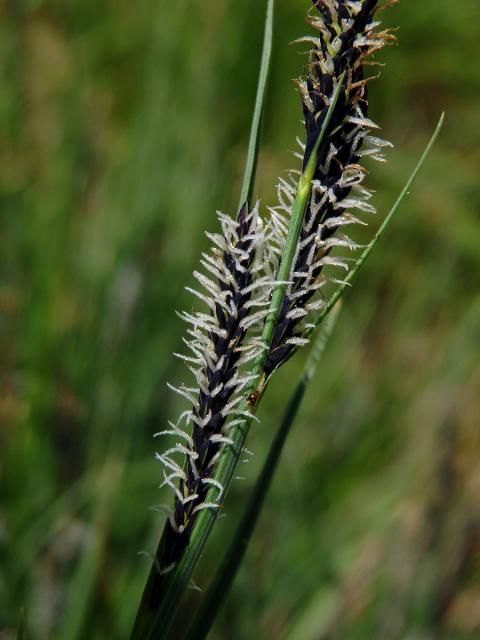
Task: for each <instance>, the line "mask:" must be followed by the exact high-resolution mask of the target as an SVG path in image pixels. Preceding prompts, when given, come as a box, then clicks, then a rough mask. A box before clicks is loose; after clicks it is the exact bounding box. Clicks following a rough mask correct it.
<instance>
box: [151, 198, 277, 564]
mask: <svg viewBox="0 0 480 640" xmlns="http://www.w3.org/2000/svg"><path fill="white" fill-rule="evenodd" d="M218 218H219V221H220V223H221V226H222V233H221V234H219V233H213V234H212V233H207V236H208V238H209V239H210V240H211V241H212V242H213V245H214V247H213V249H212V250H211V252H210V253H204V254H203V256H202V260H201V263H202V266H203V268H204V272H205V273H201V272H197V271H196V272H195V273H194V276H195V278H196V280H197V281H198V283H199V284H200V287H201V288H200V290H199V291H197V290H195V289H191V288H187V289H188V291H190V292H191V293H192V294H193V295H195V296H196V297H197V298H199V299H200V300H201V301H202V302H204V303H205V305H206V306H207V309H208V313H204V312H195V313H186V312H184V313H181V314H180V316H181V317H182V318H183V319H184V320H185V321H186V322H187V323H188V324H189V329H188V331H187V335H188V339H186V340H185V343H186V345H187V347H188V349H189V351H190V353H189V354H188V355H180V354H176V355H177V356H178V357H179V358H181V359H182V360H184V361H185V362H186V364H187V365H188V368H189V369H190V371H191V372H192V373H193V376H194V378H195V383H196V384H195V386H194V387H186V386H183V385H182V386H179V387H173V386H171V385H169V386H170V388H171V389H172V390H174V391H176V392H177V393H178V394H180V395H181V396H182V397H184V398H185V399H186V400H187V401H188V403H189V404H190V408H189V409H187V410H186V411H185V412H183V413H182V415H181V416H180V418H179V419H178V421H177V423H169V428H168V429H166V430H164V431H161V432H160V433H158V434H156V435H159V436H160V435H165V436H171V437H174V438H176V440H177V443H176V444H175V445H174V446H173V447H172V448H170V449H168V450H167V451H165V452H164V453H162V454H157V458H158V459H159V460H160V461H161V462H162V463H163V466H164V482H163V485H168V486H169V487H170V488H171V489H172V491H173V493H174V495H175V504H174V507H173V509H172V510H169V527H168V530H167V532H166V536H167V539H166V545H165V549H166V553H167V556H166V557H165V558H163V562H162V563H161V565H162V566H161V571H163V572H165V571H167V570H169V569H171V568H173V566H174V565H175V561H176V560H177V559H178V557H179V556H180V554H181V552H182V550H183V548H184V546H185V545H186V543H187V542H188V538H189V534H190V531H191V529H192V526H193V523H194V521H195V516H196V514H197V513H198V512H199V511H201V510H202V509H217V508H218V507H219V506H220V499H221V497H222V495H223V486H221V485H220V484H219V483H218V482H216V481H215V480H213V479H212V473H213V469H214V466H215V463H216V461H217V460H218V457H219V455H220V452H221V449H222V447H223V446H225V445H227V444H230V443H231V441H230V440H229V437H228V430H229V429H230V428H231V427H232V426H234V425H235V424H236V422H238V420H241V417H242V416H243V417H245V412H243V413H241V412H240V408H239V405H240V403H241V401H242V400H243V396H244V393H242V392H244V389H245V386H246V385H247V384H248V382H249V381H250V376H249V375H248V372H247V373H243V371H244V369H245V365H246V364H247V363H249V362H250V361H252V360H253V359H255V358H256V357H257V356H258V353H259V350H260V349H261V341H260V338H259V336H258V332H256V331H255V328H258V329H260V328H261V326H262V324H263V320H264V318H265V315H266V313H267V307H268V303H269V299H270V292H271V288H272V285H273V283H272V279H271V277H270V276H269V275H268V271H269V270H268V268H266V265H268V264H269V262H270V256H269V247H268V243H267V242H266V234H265V228H264V225H263V222H262V220H261V219H260V217H259V214H258V205H257V206H256V207H255V208H254V209H253V210H252V211H248V209H247V205H244V207H242V209H241V211H240V213H239V215H238V218H237V220H234V219H232V218H230V217H229V216H227V215H224V214H221V213H219V214H218ZM206 274H208V275H206ZM247 333H248V336H247ZM183 461H185V464H184V463H183ZM212 487H215V488H216V489H217V500H216V502H214V503H212V502H211V501H210V502H207V501H206V495H207V493H208V490H209V489H211V488H212Z"/></svg>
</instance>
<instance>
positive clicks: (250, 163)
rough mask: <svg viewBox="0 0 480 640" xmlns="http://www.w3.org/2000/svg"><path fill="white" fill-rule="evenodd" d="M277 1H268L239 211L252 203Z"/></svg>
mask: <svg viewBox="0 0 480 640" xmlns="http://www.w3.org/2000/svg"><path fill="white" fill-rule="evenodd" d="M274 4H275V0H268V5H267V15H266V18H265V34H264V37H263V51H262V60H261V63H260V72H259V75H258V85H257V97H256V99H255V109H254V112H253V118H252V126H251V129H250V140H249V143H248V151H247V160H246V162H245V172H244V174H243V184H242V192H241V195H240V203H239V207H238V208H239V209H241V208H242V206H243V205H244V203H245V202H248V203H250V199H251V197H252V191H253V184H254V182H255V173H256V167H257V157H258V147H259V140H260V125H261V123H262V113H263V105H264V102H265V91H266V87H267V80H268V72H269V70H270V60H271V57H272V41H273V11H274Z"/></svg>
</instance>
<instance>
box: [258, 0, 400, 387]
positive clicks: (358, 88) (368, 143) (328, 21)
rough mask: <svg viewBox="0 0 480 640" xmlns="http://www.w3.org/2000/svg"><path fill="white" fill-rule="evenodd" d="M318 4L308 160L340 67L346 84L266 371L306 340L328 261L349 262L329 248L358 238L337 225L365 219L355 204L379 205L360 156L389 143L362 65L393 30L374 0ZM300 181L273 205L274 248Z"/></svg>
mask: <svg viewBox="0 0 480 640" xmlns="http://www.w3.org/2000/svg"><path fill="white" fill-rule="evenodd" d="M313 4H314V6H315V7H316V9H317V11H316V12H315V14H312V15H309V17H308V18H307V21H308V22H309V23H310V24H311V25H312V26H313V27H314V28H315V29H317V30H318V31H319V35H318V36H317V37H310V36H308V37H305V38H301V39H300V40H299V42H303V43H308V44H309V46H310V47H311V49H310V53H309V61H308V67H307V74H306V76H305V77H304V78H300V79H299V80H298V82H297V84H298V88H299V92H300V95H301V98H302V105H303V114H304V119H305V128H306V142H305V144H302V143H300V145H301V152H302V153H301V154H299V156H300V157H301V159H302V162H303V167H305V166H306V164H307V162H308V160H309V158H310V155H311V152H312V149H313V147H314V145H315V142H316V140H317V138H318V135H319V132H320V129H321V127H322V124H323V122H324V120H325V117H326V114H327V112H328V107H329V104H330V100H331V97H332V95H333V93H334V91H335V88H336V86H337V84H338V82H339V78H340V75H341V74H342V73H343V72H345V79H344V88H343V89H342V90H341V91H340V96H339V99H338V101H337V104H336V107H335V110H334V113H333V117H332V119H331V122H330V125H329V127H328V131H327V133H326V135H325V137H324V139H323V142H322V144H321V145H320V148H319V151H318V159H317V166H316V171H315V175H314V180H313V182H312V191H311V198H310V202H309V205H308V206H307V210H306V212H305V217H304V221H303V227H302V230H301V234H300V239H299V243H298V246H297V251H296V256H295V259H294V262H293V267H292V272H291V275H290V284H289V286H288V288H287V291H286V295H285V299H284V303H283V307H282V309H281V311H280V314H279V319H278V323H277V326H276V330H275V334H274V338H273V343H272V347H271V350H270V353H269V356H268V358H267V362H266V365H265V371H266V373H267V375H268V374H270V373H271V372H272V371H273V370H274V369H275V368H277V367H278V366H280V365H281V364H283V363H284V362H285V361H286V360H287V359H288V358H289V356H290V355H291V354H292V352H293V350H294V349H295V348H296V347H297V346H301V345H302V344H305V342H307V341H306V340H305V338H304V337H303V335H302V334H303V333H304V331H305V329H306V328H308V326H309V323H311V322H312V314H315V312H316V311H317V310H318V309H320V308H321V306H322V304H323V302H322V299H321V297H320V296H318V295H317V296H315V294H317V292H319V290H320V289H321V288H322V286H323V285H324V284H325V282H326V278H325V277H324V276H323V275H322V270H323V267H325V266H326V265H332V266H334V267H339V268H341V269H345V270H346V269H348V264H347V262H346V261H345V260H342V259H340V258H337V257H332V256H331V255H330V253H331V251H332V249H333V248H335V247H343V248H348V249H351V250H354V249H355V248H357V245H355V243H354V242H353V241H352V240H351V239H350V238H349V237H348V236H347V235H344V234H339V233H337V232H338V230H339V229H340V228H342V229H343V228H344V227H346V226H347V225H351V224H358V223H360V224H362V221H361V220H360V219H359V218H358V215H357V212H361V213H367V214H370V213H374V212H375V208H374V207H373V205H372V204H371V203H370V202H369V199H370V197H371V193H370V192H369V191H368V190H367V189H366V188H365V187H364V186H363V182H364V177H365V174H366V170H365V169H364V168H363V166H362V165H361V164H360V163H361V161H362V158H363V157H370V158H372V159H374V160H378V161H384V160H385V158H384V155H383V152H382V151H383V149H384V148H385V147H389V146H392V145H391V143H389V142H386V141H384V140H382V139H380V138H378V137H377V136H376V135H374V134H373V133H372V132H373V131H374V130H376V129H378V127H377V125H376V124H375V123H374V122H372V121H371V120H370V119H369V118H368V100H367V83H368V81H369V80H371V78H366V77H365V73H364V70H365V67H366V65H368V64H373V63H372V62H371V61H370V60H369V57H370V56H371V55H372V54H373V53H375V52H376V51H377V50H379V49H381V48H382V47H383V46H384V45H385V44H386V43H388V42H390V41H391V40H392V39H393V36H392V35H391V34H390V33H389V32H388V31H385V30H384V31H380V30H379V29H378V27H379V26H380V23H379V22H377V21H375V20H374V14H375V12H376V10H377V9H378V2H377V0H363V1H361V0H358V1H353V0H316V1H315V2H314V3H313ZM296 182H297V178H296V175H295V173H294V172H291V174H290V176H289V179H288V180H284V179H281V180H280V183H279V185H278V188H277V193H278V201H279V204H278V206H276V207H274V208H271V209H270V214H271V225H272V229H273V236H272V242H273V244H274V245H276V252H277V255H281V253H282V251H283V247H284V246H285V238H286V232H287V229H288V222H289V218H290V216H291V212H292V204H293V200H294V198H295V194H296V188H297V187H296ZM363 224H364V223H363ZM335 281H336V282H339V281H338V280H335Z"/></svg>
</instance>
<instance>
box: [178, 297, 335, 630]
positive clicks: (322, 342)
mask: <svg viewBox="0 0 480 640" xmlns="http://www.w3.org/2000/svg"><path fill="white" fill-rule="evenodd" d="M339 305H340V302H338V303H337V305H336V307H335V308H334V309H333V310H332V312H331V314H330V315H329V316H328V318H327V320H326V322H325V323H324V324H323V325H322V327H321V330H320V331H319V334H318V337H317V339H316V340H315V342H314V344H313V347H312V350H311V352H310V355H309V357H308V359H307V362H306V364H305V368H304V370H303V374H302V376H301V378H300V380H299V382H298V384H297V386H296V388H295V391H294V392H293V394H292V396H291V397H290V400H289V403H288V406H287V409H286V411H285V414H284V416H283V419H282V422H281V424H280V427H279V428H278V430H277V433H276V434H275V438H274V440H273V442H272V444H271V446H270V449H269V452H268V456H267V458H266V460H265V463H264V465H263V468H262V471H261V473H260V475H259V477H258V479H257V481H256V483H255V487H254V489H253V491H252V493H251V494H250V497H249V502H248V505H247V507H246V509H245V511H244V513H243V515H242V518H241V520H240V523H239V525H238V527H237V529H236V531H235V535H234V538H233V540H232V542H231V544H230V547H229V548H228V550H227V552H226V554H225V556H224V559H223V561H222V564H221V565H220V568H219V569H218V572H217V574H216V575H215V578H214V581H213V583H212V585H211V586H210V588H209V590H208V592H207V594H206V596H205V598H204V600H203V602H202V605H201V608H200V610H199V611H198V613H197V616H196V617H195V620H194V622H193V624H192V625H191V627H190V630H189V633H188V636H187V639H188V640H203V639H204V638H206V637H207V634H208V632H209V631H210V628H211V626H212V624H213V622H214V620H215V617H216V616H217V614H218V612H219V610H220V607H221V606H222V603H223V602H224V600H225V598H226V596H227V594H228V592H229V589H230V587H231V585H232V583H233V581H234V579H235V576H236V574H237V571H238V569H239V567H240V564H241V563H242V560H243V557H244V555H245V552H246V550H247V547H248V544H249V542H250V538H251V536H252V533H253V531H254V529H255V525H256V523H257V520H258V517H259V515H260V513H261V510H262V508H263V505H264V502H265V498H266V496H267V493H268V491H269V489H270V486H271V483H272V479H273V475H274V473H275V471H276V469H277V466H278V462H279V460H280V455H281V453H282V450H283V447H284V445H285V441H286V439H287V436H288V434H289V432H290V429H291V428H292V425H293V423H294V421H295V418H296V416H297V414H298V411H299V408H300V405H301V403H302V400H303V397H304V395H305V392H306V390H307V387H308V385H309V383H310V382H311V380H312V378H313V376H314V375H315V372H316V370H317V367H318V364H319V362H320V359H321V357H322V355H323V352H324V351H325V347H326V345H327V342H328V339H329V338H330V336H331V334H332V331H333V329H334V326H335V323H336V320H337V317H338V312H339V310H340V306H339Z"/></svg>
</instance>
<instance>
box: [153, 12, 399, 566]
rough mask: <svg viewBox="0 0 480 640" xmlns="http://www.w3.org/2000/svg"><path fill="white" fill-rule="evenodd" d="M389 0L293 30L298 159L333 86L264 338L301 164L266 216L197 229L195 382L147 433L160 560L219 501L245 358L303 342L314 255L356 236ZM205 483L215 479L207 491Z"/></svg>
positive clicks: (284, 355)
mask: <svg viewBox="0 0 480 640" xmlns="http://www.w3.org/2000/svg"><path fill="white" fill-rule="evenodd" d="M392 3H393V0H390V1H389V2H387V3H383V4H382V5H380V3H379V2H378V0H363V1H362V0H355V1H354V0H316V1H314V3H313V4H314V8H313V10H312V13H311V14H310V15H309V16H308V19H307V21H308V22H309V24H310V25H311V26H312V27H313V28H314V29H315V30H316V32H317V33H316V35H309V36H306V37H304V38H301V39H300V40H299V42H301V43H306V44H308V46H309V55H308V63H307V68H306V73H305V75H304V77H302V78H300V79H299V80H298V82H297V85H298V88H299V92H300V96H301V99H302V106H303V116H304V121H305V129H306V139H305V142H304V143H301V154H299V155H300V157H301V160H302V170H303V169H304V168H305V167H306V165H307V163H308V162H309V160H310V157H311V154H312V152H313V149H314V148H315V145H316V142H317V139H318V136H319V133H320V130H321V128H322V125H323V124H324V122H325V119H326V118H327V113H328V111H329V107H330V104H331V101H332V98H333V95H334V93H335V92H336V91H337V89H340V91H339V93H338V98H337V102H336V103H335V108H334V110H333V114H332V116H331V119H330V121H329V123H328V128H327V131H326V135H324V137H323V138H322V141H321V143H320V146H319V147H318V150H316V161H315V171H314V176H313V180H312V184H311V192H310V196H309V200H308V204H307V207H306V211H305V214H304V218H303V223H302V227H301V231H300V236H299V239H298V244H297V246H296V252H295V257H294V260H293V263H292V268H291V272H290V277H289V280H288V283H287V286H286V291H285V295H284V298H283V303H282V306H281V308H280V309H279V313H278V317H277V321H276V325H275V328H274V332H273V339H272V342H271V344H270V345H265V344H263V342H262V340H261V335H262V327H263V324H264V322H265V318H266V315H267V313H268V308H269V304H270V300H271V298H272V292H273V290H274V287H275V286H276V284H277V280H278V278H277V276H276V274H277V272H278V268H279V264H280V261H281V258H282V255H283V252H284V249H285V244H286V241H287V234H288V228H289V223H290V219H291V216H292V207H293V203H294V200H295V198H296V195H297V189H298V174H299V172H298V171H296V172H295V171H292V172H290V173H289V174H288V179H281V180H280V182H279V185H278V187H277V193H278V200H279V202H278V204H277V205H276V206H274V207H271V208H269V210H268V214H267V215H266V216H265V218H264V219H263V218H262V217H261V215H260V213H259V207H258V204H257V205H256V206H255V207H253V208H251V207H250V206H249V204H248V203H245V204H244V206H243V207H242V208H241V210H240V212H239V214H238V216H237V218H236V219H234V218H231V217H230V216H227V215H224V214H219V216H218V217H219V221H220V224H221V233H216V234H207V236H208V237H209V239H210V240H211V241H212V243H213V248H212V250H211V252H210V253H205V254H203V256H202V261H201V263H202V267H203V272H195V273H194V276H195V278H196V280H197V281H198V283H199V285H200V289H199V290H195V289H189V290H190V291H191V292H192V293H193V294H194V295H195V296H196V297H197V298H198V299H200V301H201V302H202V303H203V305H204V310H203V311H197V312H195V313H182V314H180V315H181V317H182V318H183V319H184V320H185V321H186V322H187V324H188V325H189V328H188V330H187V338H186V339H185V342H186V345H187V348H188V353H187V354H186V355H183V354H182V355H179V357H180V358H182V359H183V360H184V361H185V362H186V364H187V365H188V368H189V369H190V371H191V372H192V374H193V378H194V381H195V385H194V386H185V385H181V386H178V387H172V389H174V390H175V391H176V392H177V393H179V394H180V395H181V396H183V397H184V398H185V399H186V400H187V402H188V405H189V406H188V409H186V410H185V411H184V412H183V413H182V415H181V416H180V417H179V419H178V420H177V422H175V423H173V422H171V423H170V424H169V428H168V429H165V430H163V431H161V432H159V434H157V435H162V436H170V437H172V438H174V439H175V441H176V442H175V444H174V446H173V447H171V448H169V449H167V450H166V451H164V452H163V453H161V454H157V457H158V459H159V460H160V461H161V462H162V463H163V466H164V483H163V484H166V485H168V486H169V487H171V489H172V491H173V493H174V496H175V498H174V506H173V508H172V509H170V508H169V509H168V523H167V529H166V533H165V536H166V537H165V544H164V549H165V551H164V557H163V558H162V560H161V566H160V567H159V569H160V571H163V572H167V571H169V570H170V569H171V568H173V567H174V566H175V563H176V560H177V559H178V558H179V556H180V554H181V552H182V550H183V548H184V547H185V545H186V544H187V543H188V539H189V535H190V532H191V530H192V527H193V524H194V522H195V519H196V516H197V514H198V513H199V512H200V511H201V510H203V509H218V508H219V506H220V505H221V500H222V498H223V496H224V487H223V486H222V485H221V484H220V483H219V482H218V481H216V480H215V479H214V477H213V476H214V469H215V465H216V463H217V461H218V459H219V456H220V455H221V452H222V449H223V447H226V446H230V445H231V444H232V442H231V439H230V438H229V431H230V430H231V429H232V428H233V427H234V426H235V425H237V424H238V423H239V422H242V421H243V420H245V419H247V418H251V417H252V415H251V413H250V412H249V411H248V410H247V409H246V408H245V394H246V393H247V391H246V390H247V389H248V384H249V381H250V380H251V377H252V376H251V368H252V362H253V361H255V360H256V359H257V358H258V357H259V355H260V354H261V353H262V350H264V351H265V349H268V353H267V356H266V359H265V358H264V360H263V361H264V365H263V373H264V376H265V378H268V377H269V376H270V375H271V373H272V372H273V371H274V370H275V369H277V368H278V367H279V366H281V365H282V364H284V363H285V362H286V361H287V360H288V358H289V357H290V356H291V355H292V353H293V352H294V351H295V350H296V349H297V348H299V347H301V346H302V345H304V344H305V343H306V342H308V338H307V333H308V330H309V328H311V327H312V326H313V325H314V323H315V317H316V313H318V311H319V310H320V309H321V308H322V306H323V305H324V304H325V302H324V300H323V298H322V297H321V293H319V292H320V290H321V289H322V287H323V286H324V284H325V282H327V277H326V276H325V275H324V273H323V272H324V267H326V266H328V265H330V266H332V265H333V266H338V267H340V268H343V269H348V263H347V262H346V261H345V260H343V259H342V258H340V257H338V256H334V255H332V251H333V250H334V249H337V248H348V249H355V248H356V245H355V243H354V242H353V241H352V240H351V239H350V238H349V237H348V236H347V235H345V234H344V233H343V232H342V233H341V232H340V230H341V229H344V228H345V227H346V226H347V225H352V224H358V223H363V222H362V221H361V220H360V218H359V217H358V212H361V213H367V214H368V213H373V212H374V211H375V209H374V207H373V205H372V204H371V203H370V202H369V200H370V197H371V193H370V191H368V190H367V189H366V188H365V186H364V179H365V175H366V170H365V169H364V167H363V165H362V164H361V163H362V160H363V158H365V157H370V158H372V159H376V160H380V161H383V160H384V156H383V153H382V151H383V149H384V148H385V147H388V146H391V145H390V143H388V142H386V141H384V140H382V139H380V138H379V137H378V136H377V135H375V133H374V132H375V130H376V129H378V127H377V125H376V124H375V123H374V122H372V120H371V119H369V116H368V95H367V94H368V83H369V81H370V80H371V78H370V77H368V75H367V74H366V69H367V67H368V66H369V65H371V64H373V62H372V60H371V57H372V54H374V53H375V52H376V51H378V50H379V49H381V48H382V47H383V46H384V45H385V44H386V43H387V42H389V41H391V40H392V38H393V36H392V35H391V34H390V33H389V32H388V30H381V29H380V22H378V21H377V20H376V17H375V15H376V12H377V11H378V10H379V9H380V8H383V7H385V6H386V5H388V4H392ZM340 84H341V87H339V85H340ZM300 173H301V172H300ZM354 212H355V213H354ZM247 406H248V403H247ZM212 488H214V489H215V491H216V497H215V500H213V501H212V499H211V495H212V491H211V489H212ZM207 494H208V495H209V496H210V499H208V497H207Z"/></svg>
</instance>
